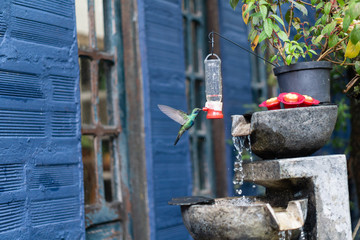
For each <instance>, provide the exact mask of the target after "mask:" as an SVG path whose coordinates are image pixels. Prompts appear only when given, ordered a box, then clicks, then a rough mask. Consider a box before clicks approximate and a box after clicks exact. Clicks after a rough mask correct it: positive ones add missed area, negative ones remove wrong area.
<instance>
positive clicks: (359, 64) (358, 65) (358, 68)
mask: <svg viewBox="0 0 360 240" xmlns="http://www.w3.org/2000/svg"><path fill="white" fill-rule="evenodd" d="M355 71H356V72H357V73H358V74H360V61H356V62H355Z"/></svg>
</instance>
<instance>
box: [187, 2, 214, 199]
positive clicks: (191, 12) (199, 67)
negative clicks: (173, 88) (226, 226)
mask: <svg viewBox="0 0 360 240" xmlns="http://www.w3.org/2000/svg"><path fill="white" fill-rule="evenodd" d="M205 12H206V5H205V1H204V0H183V1H182V14H183V28H184V45H185V67H186V95H187V101H188V110H189V112H190V111H191V109H193V108H195V107H203V106H204V105H205V100H206V99H205V81H204V64H203V61H204V59H205V54H206V50H207V47H206V39H207V38H206V35H207V34H206V32H205V31H206V15H205ZM189 134H190V144H191V145H190V151H191V161H192V171H193V194H194V195H207V196H215V184H214V179H215V176H214V163H213V156H212V152H213V149H212V133H211V122H210V121H209V120H206V117H205V114H204V113H201V114H200V115H199V116H198V118H197V119H196V122H195V124H194V127H193V128H192V129H190V131H189Z"/></svg>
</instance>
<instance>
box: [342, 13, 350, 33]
mask: <svg viewBox="0 0 360 240" xmlns="http://www.w3.org/2000/svg"><path fill="white" fill-rule="evenodd" d="M350 23H351V18H350V14H347V11H346V13H345V17H344V21H343V29H344V31H345V32H346V31H347V30H348V29H349V26H350Z"/></svg>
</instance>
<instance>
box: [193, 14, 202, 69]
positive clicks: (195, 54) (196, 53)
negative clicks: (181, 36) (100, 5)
mask: <svg viewBox="0 0 360 240" xmlns="http://www.w3.org/2000/svg"><path fill="white" fill-rule="evenodd" d="M198 27H199V24H198V23H197V22H195V21H192V22H191V41H192V44H191V45H192V46H193V52H192V54H193V56H192V57H193V59H192V60H193V66H192V67H193V69H194V72H198V71H199V51H202V49H201V48H200V49H199V46H198V38H197V36H198Z"/></svg>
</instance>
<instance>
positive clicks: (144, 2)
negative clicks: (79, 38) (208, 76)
mask: <svg viewBox="0 0 360 240" xmlns="http://www.w3.org/2000/svg"><path fill="white" fill-rule="evenodd" d="M138 11H139V15H138V16H139V34H140V48H141V64H142V73H143V85H144V105H145V109H144V112H145V119H144V121H145V135H146V163H147V178H148V196H149V211H150V213H149V215H150V222H151V223H150V224H151V239H164V240H168V239H172V240H175V239H179V240H184V239H189V235H188V233H187V231H186V229H185V227H184V225H183V222H182V218H181V214H180V209H179V207H175V206H169V205H168V204H167V202H168V201H169V200H171V198H173V197H180V196H189V195H191V194H192V192H191V190H192V174H191V163H190V158H189V142H188V136H187V134H185V135H184V136H183V137H182V139H181V140H180V141H179V143H178V144H177V145H176V147H174V146H173V143H174V140H175V137H176V134H177V131H178V130H179V125H178V124H177V123H175V122H174V121H172V120H171V119H169V118H168V117H166V116H165V115H164V114H163V113H161V112H160V111H159V109H158V108H157V104H166V105H169V106H172V107H174V108H177V109H182V110H186V106H187V105H186V95H185V66H184V46H183V45H184V43H183V29H182V15H181V1H180V0H172V1H170V0H167V1H166V0H155V1H154V0H151V1H150V0H138ZM219 13H220V29H221V34H223V35H224V36H227V37H229V38H231V39H233V40H235V41H236V42H238V43H241V44H243V45H245V46H248V45H249V44H248V42H247V32H246V28H245V25H242V24H241V21H242V20H241V15H239V14H238V13H236V12H234V11H233V10H232V9H231V8H230V6H229V3H228V2H227V1H219ZM221 57H222V67H223V82H224V89H223V90H224V113H225V123H226V124H225V126H226V128H225V131H226V139H231V136H230V130H231V115H232V114H240V113H244V111H245V110H244V108H243V104H246V103H250V102H251V85H250V79H251V76H250V57H249V55H248V54H247V53H246V52H244V51H242V50H241V49H239V48H237V47H235V46H233V45H231V44H229V43H228V42H223V41H221ZM226 157H227V159H226V161H227V165H228V169H229V179H232V177H231V175H232V169H233V168H232V161H233V155H232V146H230V145H229V146H227V149H226ZM229 182H230V183H231V182H232V180H231V181H229ZM229 192H232V185H231V184H229Z"/></svg>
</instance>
